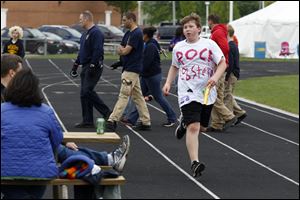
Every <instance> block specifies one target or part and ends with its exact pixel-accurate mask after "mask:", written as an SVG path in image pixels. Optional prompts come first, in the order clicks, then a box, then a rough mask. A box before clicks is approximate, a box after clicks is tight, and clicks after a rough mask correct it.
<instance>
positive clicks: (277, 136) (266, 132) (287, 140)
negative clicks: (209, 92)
mask: <svg viewBox="0 0 300 200" xmlns="http://www.w3.org/2000/svg"><path fill="white" fill-rule="evenodd" d="M169 94H170V95H171V96H173V97H177V98H178V96H177V95H176V94H172V93H169ZM242 123H243V124H245V125H247V126H249V127H251V128H254V129H256V130H258V131H261V132H263V133H265V134H268V135H270V136H273V137H276V138H278V139H281V140H284V141H286V142H289V143H291V144H294V145H297V146H299V144H298V143H297V142H294V141H291V140H289V139H286V138H284V137H281V136H279V135H276V134H274V133H270V132H268V131H265V130H263V129H261V128H258V127H256V126H254V125H251V124H248V123H245V122H242Z"/></svg>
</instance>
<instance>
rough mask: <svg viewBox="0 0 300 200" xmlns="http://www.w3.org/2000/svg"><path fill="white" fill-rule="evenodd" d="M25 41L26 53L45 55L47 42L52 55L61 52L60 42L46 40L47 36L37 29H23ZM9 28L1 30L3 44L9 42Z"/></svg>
mask: <svg viewBox="0 0 300 200" xmlns="http://www.w3.org/2000/svg"><path fill="white" fill-rule="evenodd" d="M23 32H24V34H23V38H22V39H23V40H24V46H25V51H29V52H30V53H37V54H41V55H42V54H44V53H45V41H46V42H47V52H48V53H50V54H56V53H58V52H59V50H60V42H59V41H55V40H52V39H48V38H46V36H45V35H44V34H43V33H42V32H41V31H39V30H38V29H35V28H23ZM9 39H10V38H9V35H8V28H4V29H2V30H1V40H2V42H3V43H5V42H7V41H8V40H9Z"/></svg>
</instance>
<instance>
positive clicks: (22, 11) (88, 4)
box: [1, 1, 121, 27]
mask: <svg viewBox="0 0 300 200" xmlns="http://www.w3.org/2000/svg"><path fill="white" fill-rule="evenodd" d="M6 9H7V12H6V26H7V27H10V26H13V25H19V26H24V27H39V26H41V25H43V24H57V25H58V24H59V25H72V24H76V23H78V19H79V14H80V13H81V12H82V11H84V10H90V11H91V12H92V13H93V14H94V21H95V23H97V22H98V23H105V17H106V15H105V11H112V13H111V15H110V16H111V20H110V21H111V24H112V25H115V26H120V24H121V16H120V14H119V13H118V12H116V11H114V9H113V7H111V6H107V5H106V3H105V2H104V1H1V12H2V10H6ZM1 18H2V13H1ZM1 23H2V22H1ZM2 26H3V25H2V24H1V27H2Z"/></svg>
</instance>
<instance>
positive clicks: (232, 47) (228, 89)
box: [224, 25, 247, 125]
mask: <svg viewBox="0 0 300 200" xmlns="http://www.w3.org/2000/svg"><path fill="white" fill-rule="evenodd" d="M227 29H228V41H229V53H228V63H229V65H228V68H227V71H226V76H225V90H224V104H225V105H226V107H227V108H228V109H229V110H231V111H232V112H233V113H234V115H235V116H236V117H237V120H236V122H235V123H234V125H237V124H239V123H241V121H242V120H243V119H245V117H246V116H247V113H246V111H245V110H243V109H242V108H241V107H240V106H239V105H238V104H237V102H236V101H235V99H234V97H233V91H234V88H235V84H236V82H237V80H238V79H239V78H240V67H239V57H240V55H239V49H238V46H237V44H236V43H235V41H234V29H233V27H232V26H231V25H228V26H227Z"/></svg>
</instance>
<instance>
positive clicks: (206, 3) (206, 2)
mask: <svg viewBox="0 0 300 200" xmlns="http://www.w3.org/2000/svg"><path fill="white" fill-rule="evenodd" d="M209 4H210V2H209V1H205V5H206V26H208V13H209V9H208V8H209Z"/></svg>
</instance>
